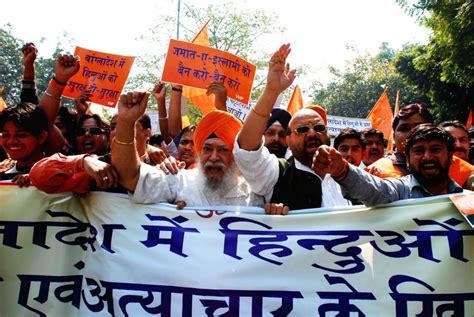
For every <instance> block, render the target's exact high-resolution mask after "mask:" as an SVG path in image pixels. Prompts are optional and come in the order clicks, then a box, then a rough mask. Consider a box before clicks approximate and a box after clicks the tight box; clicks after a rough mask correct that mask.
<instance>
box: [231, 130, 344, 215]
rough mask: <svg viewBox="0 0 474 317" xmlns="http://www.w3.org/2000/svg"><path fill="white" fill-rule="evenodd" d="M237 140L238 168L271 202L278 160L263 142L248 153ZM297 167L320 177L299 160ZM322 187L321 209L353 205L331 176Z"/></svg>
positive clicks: (323, 182)
mask: <svg viewBox="0 0 474 317" xmlns="http://www.w3.org/2000/svg"><path fill="white" fill-rule="evenodd" d="M237 140H238V136H237V138H235V144H234V150H233V153H234V159H235V162H236V163H237V166H238V167H239V169H240V171H241V172H242V175H244V178H245V179H246V180H247V182H249V184H250V186H251V187H252V190H253V191H255V192H256V193H258V194H259V195H262V196H264V197H265V201H267V202H269V201H270V200H271V198H272V195H273V188H274V187H275V184H276V183H277V181H278V176H279V166H278V158H277V157H276V156H275V155H273V154H270V152H269V151H268V149H267V148H266V147H265V146H263V141H262V142H261V144H260V147H259V148H258V149H257V150H255V151H246V150H244V149H242V148H240V146H239V143H238V142H237ZM262 140H263V138H262ZM295 167H296V168H297V169H299V170H302V171H305V172H308V173H312V174H314V175H316V176H318V177H319V175H317V174H316V173H315V172H314V171H313V170H312V169H310V168H309V167H307V166H305V165H303V164H302V163H301V162H299V161H298V160H297V159H295ZM319 178H320V177H319ZM321 187H322V192H323V197H322V203H321V207H333V206H350V205H351V202H350V201H349V200H347V199H344V197H343V195H342V192H341V188H340V186H339V184H337V183H336V182H335V181H334V179H333V178H332V177H331V176H330V175H326V176H325V177H324V179H323V180H322V183H321Z"/></svg>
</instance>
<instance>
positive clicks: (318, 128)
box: [294, 124, 326, 135]
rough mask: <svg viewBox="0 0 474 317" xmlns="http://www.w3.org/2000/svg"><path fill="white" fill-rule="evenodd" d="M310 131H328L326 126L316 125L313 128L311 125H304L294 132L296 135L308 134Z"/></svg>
mask: <svg viewBox="0 0 474 317" xmlns="http://www.w3.org/2000/svg"><path fill="white" fill-rule="evenodd" d="M310 129H313V130H314V132H324V131H326V126H325V125H324V124H315V125H313V126H309V125H302V126H300V127H297V128H296V129H295V130H294V132H295V133H296V134H300V135H301V134H306V133H308V132H309V130H310Z"/></svg>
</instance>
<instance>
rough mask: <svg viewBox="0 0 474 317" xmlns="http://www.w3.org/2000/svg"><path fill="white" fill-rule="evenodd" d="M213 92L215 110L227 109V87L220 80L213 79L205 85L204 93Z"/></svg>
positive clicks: (209, 93)
mask: <svg viewBox="0 0 474 317" xmlns="http://www.w3.org/2000/svg"><path fill="white" fill-rule="evenodd" d="M211 94H214V106H215V107H216V109H217V110H222V111H227V106H226V102H227V88H225V86H224V84H223V83H222V82H220V81H213V82H212V83H210V84H209V86H207V91H206V95H208V96H209V95H211Z"/></svg>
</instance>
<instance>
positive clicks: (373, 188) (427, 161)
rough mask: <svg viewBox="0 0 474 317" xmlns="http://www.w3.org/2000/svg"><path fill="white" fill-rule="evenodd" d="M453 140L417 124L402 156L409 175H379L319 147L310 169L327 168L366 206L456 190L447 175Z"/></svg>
mask: <svg viewBox="0 0 474 317" xmlns="http://www.w3.org/2000/svg"><path fill="white" fill-rule="evenodd" d="M453 151H454V140H453V138H452V137H451V135H449V133H447V132H446V131H443V130H442V129H441V128H438V127H436V126H435V125H433V124H421V125H418V126H417V127H415V128H414V129H413V130H411V131H410V133H409V134H408V136H407V141H406V146H405V155H406V158H407V167H408V169H409V171H410V174H409V175H406V176H404V177H400V178H385V179H382V178H379V177H377V176H373V175H371V174H369V173H367V172H366V171H364V170H362V169H360V168H357V167H354V166H353V165H351V164H349V163H348V162H347V161H346V160H345V159H343V158H342V155H341V154H340V153H339V152H338V151H337V150H335V149H332V148H329V147H324V146H323V147H321V148H320V149H319V150H318V153H316V155H315V156H314V160H313V168H314V169H316V170H327V171H328V172H329V173H330V174H331V175H332V177H333V178H334V179H335V180H336V181H337V182H338V183H339V184H341V186H342V188H343V190H344V192H345V194H346V195H348V196H349V197H351V198H353V199H357V200H360V201H362V202H363V203H364V204H365V205H366V206H373V205H379V204H385V203H389V202H392V201H396V200H402V199H408V198H422V197H429V196H435V195H444V194H451V193H460V192H462V191H463V189H462V188H461V187H460V186H459V185H458V184H457V183H456V182H455V181H454V180H453V179H451V178H450V177H449V175H448V173H449V166H450V164H451V159H452V156H453Z"/></svg>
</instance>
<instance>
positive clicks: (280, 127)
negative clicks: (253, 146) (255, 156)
mask: <svg viewBox="0 0 474 317" xmlns="http://www.w3.org/2000/svg"><path fill="white" fill-rule="evenodd" d="M290 120H291V114H290V113H289V112H288V111H286V110H284V109H279V108H274V109H273V110H272V113H271V114H270V118H269V119H268V121H267V128H266V129H265V132H264V133H263V136H264V137H265V146H266V147H267V148H268V151H269V152H270V153H271V154H275V155H276V157H278V158H287V150H288V144H287V143H286V131H287V129H288V124H289V123H290Z"/></svg>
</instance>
